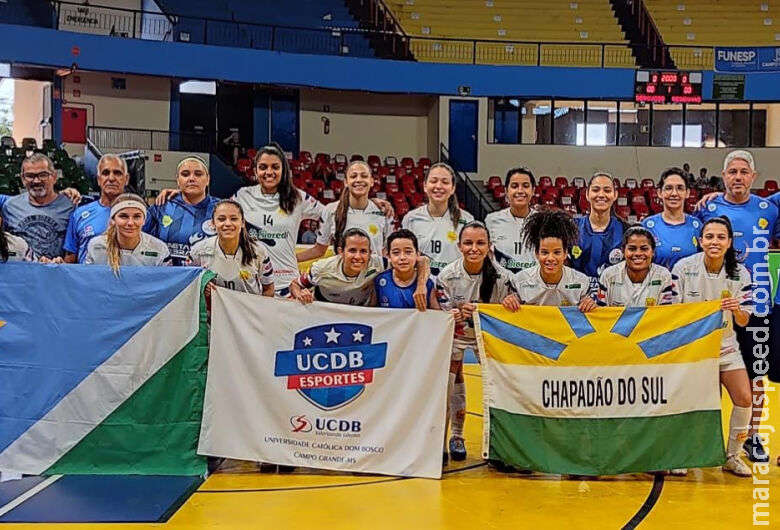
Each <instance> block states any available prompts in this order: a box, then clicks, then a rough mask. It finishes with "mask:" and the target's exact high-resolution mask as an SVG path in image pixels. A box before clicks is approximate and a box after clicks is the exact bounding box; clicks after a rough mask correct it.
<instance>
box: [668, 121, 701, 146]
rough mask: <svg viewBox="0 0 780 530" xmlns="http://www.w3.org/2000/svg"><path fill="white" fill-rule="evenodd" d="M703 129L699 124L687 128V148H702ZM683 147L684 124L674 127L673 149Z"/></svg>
mask: <svg viewBox="0 0 780 530" xmlns="http://www.w3.org/2000/svg"><path fill="white" fill-rule="evenodd" d="M703 139H704V138H703V137H702V127H701V125H699V124H695V125H686V126H685V147H701V145H702V140H703ZM682 146H683V126H682V124H673V125H672V147H682Z"/></svg>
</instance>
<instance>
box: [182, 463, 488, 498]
mask: <svg viewBox="0 0 780 530" xmlns="http://www.w3.org/2000/svg"><path fill="white" fill-rule="evenodd" d="M486 465H487V462H479V463H477V464H471V465H468V466H465V467H459V468H457V469H448V470H446V471H444V472H443V473H442V475H451V474H453V473H461V472H463V471H470V470H472V469H477V468H479V467H484V466H486ZM414 478H416V477H389V478H384V479H379V480H372V481H369V482H352V483H350V484H326V485H323V486H295V487H292V488H253V489H245V490H198V491H196V492H195V493H257V492H264V491H305V490H324V489H333V488H349V487H352V486H370V485H373V484H386V483H388V482H398V481H400V480H409V479H414Z"/></svg>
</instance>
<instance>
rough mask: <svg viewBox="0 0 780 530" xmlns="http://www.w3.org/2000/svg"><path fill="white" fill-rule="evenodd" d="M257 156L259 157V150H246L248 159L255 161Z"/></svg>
mask: <svg viewBox="0 0 780 530" xmlns="http://www.w3.org/2000/svg"><path fill="white" fill-rule="evenodd" d="M256 156H257V149H254V148H251V149H247V150H246V157H247V158H251V159H252V160H254V159H255V157H256Z"/></svg>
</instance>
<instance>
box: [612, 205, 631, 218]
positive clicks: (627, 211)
mask: <svg viewBox="0 0 780 530" xmlns="http://www.w3.org/2000/svg"><path fill="white" fill-rule="evenodd" d="M615 213H616V214H617V216H618V217H622V218H623V219H628V216H629V215H631V208H630V207H628V206H616V207H615Z"/></svg>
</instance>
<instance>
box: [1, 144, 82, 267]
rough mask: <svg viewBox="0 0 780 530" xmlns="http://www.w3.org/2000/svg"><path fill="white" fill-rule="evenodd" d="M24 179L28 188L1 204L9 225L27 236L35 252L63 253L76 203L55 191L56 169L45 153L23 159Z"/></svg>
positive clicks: (22, 173) (41, 253) (20, 234)
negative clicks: (69, 220) (69, 222)
mask: <svg viewBox="0 0 780 530" xmlns="http://www.w3.org/2000/svg"><path fill="white" fill-rule="evenodd" d="M21 179H22V184H23V185H24V188H25V190H26V191H25V192H24V193H21V194H19V195H16V196H15V197H10V198H8V199H7V200H6V201H5V202H4V203H3V205H2V216H3V221H4V223H5V226H6V229H7V230H8V231H9V232H11V233H13V234H15V235H17V236H20V237H22V238H24V239H25V240H26V241H27V243H28V244H29V245H30V248H31V249H32V251H33V253H34V254H35V256H39V257H46V258H55V257H58V256H61V255H62V244H63V241H64V240H65V232H66V230H67V229H68V219H69V217H70V214H71V212H72V211H73V210H74V209H75V208H76V205H75V204H73V202H72V201H71V199H69V198H68V197H67V196H65V195H62V194H58V193H57V192H56V191H54V184H55V183H56V182H57V171H56V170H55V169H54V164H53V163H52V161H51V159H50V158H49V157H48V156H46V155H44V154H43V153H35V154H33V155H32V156H30V157H28V158H26V159H25V160H24V162H22V172H21Z"/></svg>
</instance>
